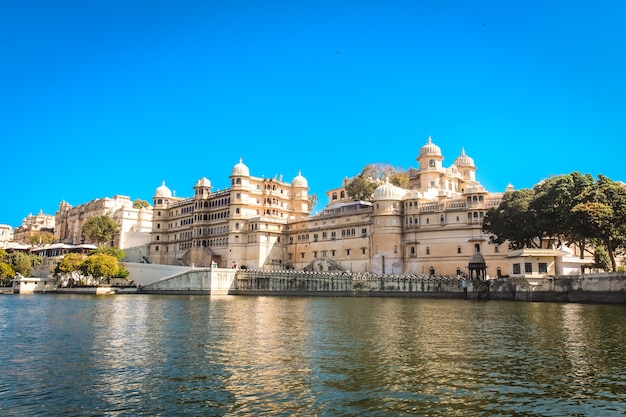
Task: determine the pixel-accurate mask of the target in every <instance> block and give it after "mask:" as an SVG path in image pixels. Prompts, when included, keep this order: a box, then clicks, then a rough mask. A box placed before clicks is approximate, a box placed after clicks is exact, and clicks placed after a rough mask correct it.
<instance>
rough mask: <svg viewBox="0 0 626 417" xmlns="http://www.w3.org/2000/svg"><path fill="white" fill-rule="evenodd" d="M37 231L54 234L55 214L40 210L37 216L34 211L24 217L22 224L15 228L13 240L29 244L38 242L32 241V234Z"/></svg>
mask: <svg viewBox="0 0 626 417" xmlns="http://www.w3.org/2000/svg"><path fill="white" fill-rule="evenodd" d="M35 232H41V233H44V232H45V233H50V234H51V235H54V216H53V215H50V214H44V213H43V211H42V210H39V213H37V215H36V216H33V215H32V213H31V214H29V215H28V216H27V217H25V218H24V219H22V225H21V226H18V227H16V228H15V230H14V237H13V240H14V241H15V242H18V243H24V244H27V245H30V244H31V243H37V242H31V236H32V234H33V233H35Z"/></svg>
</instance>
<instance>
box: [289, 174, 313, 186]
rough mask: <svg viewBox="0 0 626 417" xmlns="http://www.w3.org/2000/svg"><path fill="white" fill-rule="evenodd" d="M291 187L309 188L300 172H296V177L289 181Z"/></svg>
mask: <svg viewBox="0 0 626 417" xmlns="http://www.w3.org/2000/svg"><path fill="white" fill-rule="evenodd" d="M291 185H292V186H294V187H305V188H306V187H308V186H309V183H308V181H307V180H306V178H304V177H303V176H302V173H301V172H300V171H298V175H296V176H295V177H294V179H293V180H291Z"/></svg>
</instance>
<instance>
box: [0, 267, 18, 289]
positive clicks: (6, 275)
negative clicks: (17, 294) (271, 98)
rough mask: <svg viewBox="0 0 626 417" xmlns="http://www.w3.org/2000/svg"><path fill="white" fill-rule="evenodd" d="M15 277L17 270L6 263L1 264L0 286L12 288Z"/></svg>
mask: <svg viewBox="0 0 626 417" xmlns="http://www.w3.org/2000/svg"><path fill="white" fill-rule="evenodd" d="M14 277H15V270H14V269H13V267H12V266H11V265H9V264H8V263H6V262H0V286H2V287H10V286H11V280H12V279H13V278H14Z"/></svg>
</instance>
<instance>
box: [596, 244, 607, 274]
mask: <svg viewBox="0 0 626 417" xmlns="http://www.w3.org/2000/svg"><path fill="white" fill-rule="evenodd" d="M593 257H594V266H595V267H596V268H600V269H603V270H605V271H610V270H611V259H610V258H609V254H608V253H606V249H604V246H602V245H600V246H597V247H596V250H595V252H594V254H593Z"/></svg>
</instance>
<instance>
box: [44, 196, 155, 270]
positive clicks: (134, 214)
mask: <svg viewBox="0 0 626 417" xmlns="http://www.w3.org/2000/svg"><path fill="white" fill-rule="evenodd" d="M99 216H109V217H110V218H111V219H113V220H114V221H115V222H116V223H117V224H118V225H119V233H117V234H116V235H115V236H114V238H113V240H112V241H111V242H110V243H109V244H110V246H114V247H116V248H119V249H123V250H124V251H125V252H126V255H127V260H128V261H136V262H140V261H141V260H143V257H144V256H145V255H147V254H148V248H147V247H148V245H149V244H150V233H151V232H152V207H150V206H149V207H142V208H135V207H133V202H132V201H131V199H130V197H128V196H123V195H116V196H113V197H112V198H109V197H105V198H97V199H94V200H92V201H90V202H88V203H84V204H80V205H78V206H75V207H72V206H71V205H70V204H69V203H67V202H66V201H61V203H59V209H58V210H57V212H56V215H55V223H56V225H55V229H54V238H55V242H56V243H65V244H68V245H81V244H92V243H95V242H91V241H89V239H88V238H87V237H86V236H85V235H84V233H83V225H84V224H85V222H86V221H87V220H89V219H90V218H92V217H99Z"/></svg>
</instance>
